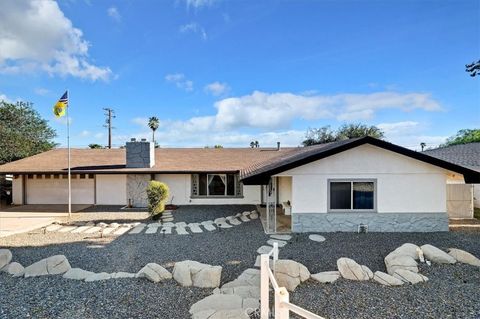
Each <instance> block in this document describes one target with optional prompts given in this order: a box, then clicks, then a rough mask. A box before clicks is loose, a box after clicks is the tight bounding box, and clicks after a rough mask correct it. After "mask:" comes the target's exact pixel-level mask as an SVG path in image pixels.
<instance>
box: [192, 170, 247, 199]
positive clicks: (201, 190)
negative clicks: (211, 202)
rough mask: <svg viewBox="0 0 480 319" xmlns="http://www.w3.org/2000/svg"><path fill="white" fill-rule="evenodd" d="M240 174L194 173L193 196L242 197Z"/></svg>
mask: <svg viewBox="0 0 480 319" xmlns="http://www.w3.org/2000/svg"><path fill="white" fill-rule="evenodd" d="M242 194H243V192H242V187H241V183H240V181H239V178H238V174H228V173H224V174H222V173H202V174H193V175H192V196H195V197H241V196H242Z"/></svg>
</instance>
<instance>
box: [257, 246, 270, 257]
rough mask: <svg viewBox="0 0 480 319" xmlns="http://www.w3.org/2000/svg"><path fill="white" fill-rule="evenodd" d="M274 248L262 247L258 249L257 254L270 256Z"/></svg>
mask: <svg viewBox="0 0 480 319" xmlns="http://www.w3.org/2000/svg"><path fill="white" fill-rule="evenodd" d="M272 249H273V247H272V246H262V247H260V248H258V249H257V253H259V254H260V255H262V254H269V253H270V252H271V251H272Z"/></svg>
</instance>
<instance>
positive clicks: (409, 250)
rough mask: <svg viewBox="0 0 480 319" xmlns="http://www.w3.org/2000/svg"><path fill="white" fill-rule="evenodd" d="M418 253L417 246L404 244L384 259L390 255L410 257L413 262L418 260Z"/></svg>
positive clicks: (418, 248)
mask: <svg viewBox="0 0 480 319" xmlns="http://www.w3.org/2000/svg"><path fill="white" fill-rule="evenodd" d="M419 251H420V247H418V246H417V245H414V244H411V243H405V244H403V245H402V246H400V247H398V248H397V249H395V250H394V251H392V252H391V253H390V254H388V255H387V257H385V259H387V258H388V256H390V255H406V256H410V257H412V258H413V259H415V260H418V259H419Z"/></svg>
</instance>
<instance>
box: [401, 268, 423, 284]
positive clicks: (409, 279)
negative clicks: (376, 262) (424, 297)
mask: <svg viewBox="0 0 480 319" xmlns="http://www.w3.org/2000/svg"><path fill="white" fill-rule="evenodd" d="M393 277H395V278H397V279H400V280H401V281H403V282H405V283H410V284H412V285H414V284H417V283H419V282H427V281H428V278H427V277H425V276H424V275H422V274H417V273H414V272H413V271H409V270H405V269H398V270H397V271H396V272H395V273H394V274H393Z"/></svg>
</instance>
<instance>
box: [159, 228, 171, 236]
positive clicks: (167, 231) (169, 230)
mask: <svg viewBox="0 0 480 319" xmlns="http://www.w3.org/2000/svg"><path fill="white" fill-rule="evenodd" d="M163 230H165V235H170V234H171V233H172V227H162V230H161V231H160V233H161V234H163Z"/></svg>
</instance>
